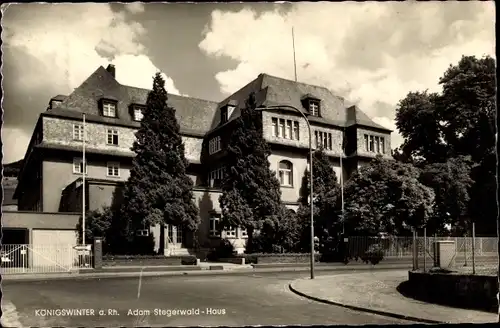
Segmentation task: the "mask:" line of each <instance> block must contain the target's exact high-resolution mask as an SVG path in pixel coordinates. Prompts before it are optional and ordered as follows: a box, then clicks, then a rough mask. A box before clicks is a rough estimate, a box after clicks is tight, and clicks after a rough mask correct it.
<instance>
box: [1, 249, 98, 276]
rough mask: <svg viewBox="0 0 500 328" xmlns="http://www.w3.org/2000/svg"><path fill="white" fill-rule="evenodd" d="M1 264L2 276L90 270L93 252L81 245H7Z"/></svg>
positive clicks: (3, 250)
mask: <svg viewBox="0 0 500 328" xmlns="http://www.w3.org/2000/svg"><path fill="white" fill-rule="evenodd" d="M1 263H2V272H1V273H2V274H20V273H59V272H72V271H75V270H78V269H81V268H92V267H93V252H92V250H88V249H84V246H81V245H80V246H75V245H54V244H50V245H28V244H18V245H16V244H7V245H2V248H1Z"/></svg>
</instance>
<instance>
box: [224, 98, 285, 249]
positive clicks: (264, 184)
mask: <svg viewBox="0 0 500 328" xmlns="http://www.w3.org/2000/svg"><path fill="white" fill-rule="evenodd" d="M256 106H257V104H256V100H255V94H253V93H252V94H251V95H250V97H249V99H248V100H247V102H246V106H245V107H244V108H242V109H241V116H240V117H239V118H238V119H237V121H236V122H235V124H236V126H235V129H234V130H233V132H232V134H231V138H230V141H229V145H228V148H227V154H228V156H227V158H228V160H227V162H226V167H227V168H228V170H227V174H226V176H225V178H224V181H223V185H222V195H221V197H220V198H219V202H220V207H221V209H222V219H221V229H226V228H228V227H237V226H240V227H244V228H246V229H247V233H248V243H247V252H252V243H253V236H254V231H255V230H256V229H259V230H261V229H263V228H264V227H267V228H268V227H276V226H277V225H279V222H280V220H281V219H282V218H281V216H282V214H281V213H284V211H283V205H282V204H281V190H280V185H279V182H278V179H277V178H276V174H275V172H273V171H271V169H270V163H269V161H268V157H269V155H270V154H271V151H270V148H269V145H268V144H267V143H266V141H265V140H264V137H263V133H262V114H261V112H259V111H256V110H255V109H256ZM264 223H266V224H264ZM267 228H266V229H263V230H268V229H267ZM271 230H273V229H271ZM269 233H271V232H269Z"/></svg>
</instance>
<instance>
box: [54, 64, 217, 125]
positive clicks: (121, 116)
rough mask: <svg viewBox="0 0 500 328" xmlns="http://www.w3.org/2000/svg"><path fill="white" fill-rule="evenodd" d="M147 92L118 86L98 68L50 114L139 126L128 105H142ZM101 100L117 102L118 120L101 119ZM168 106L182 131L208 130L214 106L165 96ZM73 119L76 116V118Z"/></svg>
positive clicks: (109, 75) (203, 102)
mask: <svg viewBox="0 0 500 328" xmlns="http://www.w3.org/2000/svg"><path fill="white" fill-rule="evenodd" d="M149 91H150V90H148V89H141V88H136V87H131V86H126V85H121V84H120V83H118V82H117V81H116V80H115V79H114V78H113V76H112V75H111V74H110V73H109V72H108V71H107V70H106V69H104V67H102V66H100V67H99V68H98V69H97V70H96V71H95V72H94V73H92V74H91V75H90V76H89V77H88V78H87V79H86V80H85V81H84V82H83V83H82V84H81V85H80V86H79V87H77V88H76V89H75V90H74V91H73V92H72V93H71V94H70V95H69V96H67V97H66V98H65V99H64V100H63V101H62V103H61V104H60V105H59V106H58V108H56V109H51V110H49V112H53V113H57V114H59V115H65V116H67V117H74V116H75V115H80V113H85V114H86V115H89V117H92V116H94V117H100V119H104V120H106V122H108V123H110V124H117V125H119V124H122V125H123V124H127V125H130V126H137V127H138V126H139V124H138V122H135V121H134V120H133V117H132V115H131V113H130V105H131V104H139V105H145V104H146V100H147V97H148V94H149ZM102 98H108V99H116V100H117V117H116V118H110V117H102V116H101V115H100V113H99V108H98V106H96V104H97V102H98V101H99V100H100V99H102ZM168 104H169V105H170V106H171V107H173V108H174V109H175V111H176V117H177V120H178V122H179V125H180V127H181V130H183V131H191V132H197V133H198V134H204V133H206V132H208V131H209V129H210V125H211V119H212V118H213V117H214V115H215V111H216V110H217V103H215V102H213V101H208V100H202V99H196V98H191V97H184V96H177V95H172V94H169V95H168ZM75 118H76V117H75Z"/></svg>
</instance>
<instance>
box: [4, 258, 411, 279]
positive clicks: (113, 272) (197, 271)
mask: <svg viewBox="0 0 500 328" xmlns="http://www.w3.org/2000/svg"><path fill="white" fill-rule="evenodd" d="M210 265H217V264H202V265H200V266H198V267H196V266H149V267H148V266H122V267H118V266H113V267H108V268H103V270H101V271H94V270H88V272H86V273H77V272H72V273H29V274H4V275H3V276H2V283H10V282H15V281H32V280H51V279H70V280H72V279H90V278H121V277H139V276H143V277H146V276H178V275H217V274H236V273H238V274H239V273H242V274H249V273H259V272H308V271H309V268H308V267H307V266H292V265H281V266H278V265H277V264H275V265H262V266H260V267H258V268H252V267H251V266H249V265H237V264H227V263H224V264H222V267H223V268H222V270H209V269H210ZM218 266H220V264H218ZM406 267H407V265H406V264H397V263H396V264H379V265H377V266H376V267H375V268H374V267H373V266H371V265H321V266H317V267H316V268H315V271H317V272H326V271H330V272H332V271H341V272H344V271H353V270H372V269H375V270H397V269H406Z"/></svg>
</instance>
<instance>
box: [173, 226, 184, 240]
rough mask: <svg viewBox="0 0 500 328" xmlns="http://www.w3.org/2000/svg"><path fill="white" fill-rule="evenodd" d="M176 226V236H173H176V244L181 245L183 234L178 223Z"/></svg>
mask: <svg viewBox="0 0 500 328" xmlns="http://www.w3.org/2000/svg"><path fill="white" fill-rule="evenodd" d="M176 228H177V231H176V232H177V233H176V236H175V237H176V238H175V239H176V242H177V244H179V245H182V239H183V238H182V236H183V233H182V226H180V225H178V226H177V227H176Z"/></svg>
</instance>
